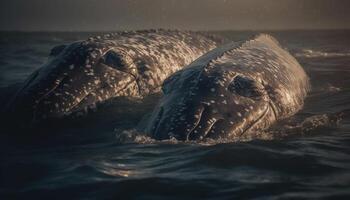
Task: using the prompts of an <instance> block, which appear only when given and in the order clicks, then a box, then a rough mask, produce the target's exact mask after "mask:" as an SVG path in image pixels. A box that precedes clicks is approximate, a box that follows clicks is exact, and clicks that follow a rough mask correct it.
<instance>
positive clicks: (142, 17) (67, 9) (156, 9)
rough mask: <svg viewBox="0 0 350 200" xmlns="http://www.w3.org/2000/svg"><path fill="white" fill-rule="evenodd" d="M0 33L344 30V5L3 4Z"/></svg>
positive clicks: (263, 0) (302, 0)
mask: <svg viewBox="0 0 350 200" xmlns="http://www.w3.org/2000/svg"><path fill="white" fill-rule="evenodd" d="M0 16H1V17H0V30H24V31H57V30H58V31H108V30H125V29H146V28H177V29H191V30H262V29H265V30H267V29H349V28H350V1H348V0H237V1H236V0H3V1H1V3H0Z"/></svg>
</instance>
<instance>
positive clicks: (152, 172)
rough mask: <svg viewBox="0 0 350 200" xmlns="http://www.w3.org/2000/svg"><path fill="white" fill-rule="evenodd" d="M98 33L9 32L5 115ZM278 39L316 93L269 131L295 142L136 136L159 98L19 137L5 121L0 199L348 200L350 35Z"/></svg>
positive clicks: (119, 103)
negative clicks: (54, 63) (13, 100)
mask: <svg viewBox="0 0 350 200" xmlns="http://www.w3.org/2000/svg"><path fill="white" fill-rule="evenodd" d="M97 34H101V33H45V32H43V33H21V32H1V33H0V103H1V107H5V105H6V101H8V100H9V98H10V97H11V95H13V94H14V92H15V91H16V89H18V87H19V86H20V83H21V82H22V81H23V80H25V78H26V77H27V76H28V75H29V74H30V73H31V72H33V71H34V70H35V69H37V68H38V67H40V65H41V64H43V63H44V62H45V60H46V58H47V55H48V53H49V51H50V49H51V48H52V47H53V46H55V45H58V44H62V43H69V42H71V41H75V40H80V39H86V38H87V37H88V36H92V35H97ZM217 34H221V35H223V36H225V37H227V38H229V39H232V40H234V41H237V40H244V39H246V38H248V37H250V36H252V35H254V34H256V33H255V32H229V31H226V32H218V33H217ZM270 34H271V35H273V36H274V37H276V38H277V39H278V40H279V41H280V43H281V44H282V46H283V47H285V48H286V49H288V50H289V51H290V52H291V53H292V55H294V56H295V57H296V58H297V60H298V61H299V62H300V64H301V65H302V66H303V67H304V68H305V70H306V72H307V74H308V75H309V77H310V80H311V84H312V91H311V93H310V94H309V96H308V97H307V99H306V103H305V106H304V108H303V109H302V110H301V111H300V112H299V113H298V114H297V115H295V116H294V117H293V118H291V119H288V120H285V121H283V122H279V123H278V124H277V125H276V126H275V127H274V129H273V130H271V131H279V132H281V133H283V134H285V135H292V136H291V137H286V138H280V139H275V140H260V141H259V140H256V141H250V142H239V143H223V144H217V143H201V144H199V143H186V142H178V141H174V140H169V141H162V142H160V141H154V140H152V139H150V138H147V137H141V136H137V134H136V133H135V132H134V131H133V128H135V126H136V125H137V123H138V122H139V121H140V120H141V119H142V117H143V116H144V115H145V114H146V113H148V112H150V111H151V110H152V107H153V106H154V105H155V102H156V100H157V99H158V98H159V95H154V96H150V97H147V98H146V99H145V100H144V101H131V102H130V101H128V100H126V99H117V100H113V101H110V102H107V103H106V104H104V105H100V106H99V107H98V108H97V110H96V111H94V112H91V113H89V114H88V115H87V116H85V117H81V118H78V119H70V120H62V121H58V122H55V123H53V124H42V125H41V126H40V127H36V128H27V129H23V128H22V129H18V128H17V124H18V121H16V120H13V121H6V114H4V113H1V122H2V123H1V127H0V131H1V134H0V199H165V198H166V199H298V198H300V199H349V198H350V112H349V110H350V31H281V32H270Z"/></svg>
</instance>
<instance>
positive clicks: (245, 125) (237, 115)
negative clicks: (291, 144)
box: [142, 34, 310, 141]
mask: <svg viewBox="0 0 350 200" xmlns="http://www.w3.org/2000/svg"><path fill="white" fill-rule="evenodd" d="M162 90H163V93H164V96H163V97H162V98H161V99H160V100H159V102H158V104H157V105H156V107H155V108H154V110H153V112H152V113H151V115H150V117H149V118H148V121H147V122H145V123H144V124H145V125H144V127H142V128H143V131H144V132H145V133H147V134H149V135H150V136H151V137H153V138H155V139H158V140H167V139H172V138H175V139H177V140H183V141H193V140H194V141H208V140H214V141H249V140H253V139H264V138H271V137H270V136H271V135H270V136H269V135H266V134H269V132H268V131H267V130H268V128H269V127H271V125H273V124H274V123H275V122H277V121H278V120H281V119H286V118H288V117H290V116H292V115H294V114H295V113H297V112H298V111H299V110H300V109H301V108H302V107H303V104H304V99H305V97H306V95H307V93H308V91H309V90H310V84H309V78H308V76H307V74H306V73H305V71H304V69H303V68H302V67H301V66H300V64H299V63H298V62H297V60H296V59H295V58H294V57H293V56H292V55H291V54H290V53H288V51H287V50H285V49H283V48H282V46H281V45H280V44H279V42H278V41H277V40H276V39H275V38H273V37H272V36H270V35H267V34H260V35H256V36H255V37H253V38H250V39H248V40H246V41H238V42H231V43H228V44H225V45H222V46H220V47H218V48H216V49H214V50H212V51H210V52H208V53H207V54H205V55H203V56H201V57H200V58H198V59H197V60H195V61H194V62H192V63H191V64H190V65H189V66H188V67H186V68H184V69H182V70H180V71H178V72H176V73H174V74H173V75H171V76H170V77H169V78H167V79H166V80H165V81H164V83H163V85H162Z"/></svg>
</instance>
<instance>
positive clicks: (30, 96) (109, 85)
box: [9, 30, 222, 120]
mask: <svg viewBox="0 0 350 200" xmlns="http://www.w3.org/2000/svg"><path fill="white" fill-rule="evenodd" d="M221 42H222V40H221V39H220V38H218V37H214V36H212V35H209V34H205V33H200V32H188V31H169V30H148V31H131V32H119V33H113V34H107V35H104V36H97V37H92V38H89V39H88V40H86V41H79V42H74V43H72V44H70V45H62V46H57V47H54V48H53V49H52V50H51V54H50V58H49V60H48V62H47V63H46V64H45V65H44V66H42V67H41V68H40V69H38V70H37V71H36V72H34V73H33V74H32V75H31V76H30V77H29V78H28V80H27V81H26V82H25V84H24V86H23V88H21V89H20V90H19V91H18V92H17V94H16V95H15V97H14V98H13V100H12V101H11V103H10V106H9V109H10V110H11V112H21V115H27V116H26V117H28V118H29V119H32V120H41V119H46V118H57V117H62V116H64V115H68V114H70V113H72V112H75V111H80V110H83V109H84V108H87V107H88V106H94V105H95V104H96V103H98V102H102V101H105V100H107V99H110V98H113V97H118V96H126V97H137V98H142V97H144V96H146V95H148V94H151V93H155V92H158V91H159V90H160V86H161V84H162V83H163V81H164V79H165V78H167V77H168V76H169V75H171V74H172V73H174V72H176V71H178V70H180V69H181V68H183V67H184V66H186V65H188V64H189V63H191V62H192V61H193V60H195V59H196V58H198V57H199V56H201V55H203V54H204V53H206V52H207V51H209V50H211V49H213V48H215V47H216V46H217V45H218V44H220V43H221Z"/></svg>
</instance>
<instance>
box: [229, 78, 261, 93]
mask: <svg viewBox="0 0 350 200" xmlns="http://www.w3.org/2000/svg"><path fill="white" fill-rule="evenodd" d="M228 90H229V91H231V92H234V93H236V94H239V95H240V96H244V97H249V98H257V97H260V96H262V94H263V89H262V88H261V87H259V85H258V84H257V83H256V81H254V80H252V79H250V78H247V77H242V76H236V77H235V79H234V80H233V81H232V82H231V83H230V84H229V86H228Z"/></svg>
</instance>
